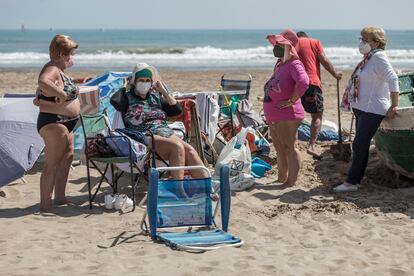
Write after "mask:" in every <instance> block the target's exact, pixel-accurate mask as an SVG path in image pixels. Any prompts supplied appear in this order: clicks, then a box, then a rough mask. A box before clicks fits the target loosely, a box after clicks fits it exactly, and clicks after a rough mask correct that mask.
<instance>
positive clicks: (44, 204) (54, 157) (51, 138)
mask: <svg viewBox="0 0 414 276" xmlns="http://www.w3.org/2000/svg"><path fill="white" fill-rule="evenodd" d="M67 132H68V130H67V128H66V127H65V126H63V125H61V124H48V125H45V126H44V127H42V128H41V129H40V131H39V133H40V136H42V138H43V140H44V142H45V156H46V164H45V166H44V167H43V170H42V175H41V176H40V210H41V211H45V212H49V211H50V210H51V209H52V192H53V188H54V186H55V180H56V171H57V167H58V164H59V162H60V161H61V160H62V157H63V155H64V154H65V151H66V150H67V148H66V147H62V140H64V139H65V135H67Z"/></svg>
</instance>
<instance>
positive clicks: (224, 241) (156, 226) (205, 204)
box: [141, 166, 243, 252]
mask: <svg viewBox="0 0 414 276" xmlns="http://www.w3.org/2000/svg"><path fill="white" fill-rule="evenodd" d="M183 169H185V170H196V169H197V170H199V169H202V170H206V171H207V172H208V175H209V176H208V177H207V178H202V179H184V180H173V179H160V174H159V171H164V170H170V171H171V170H183ZM229 171H230V169H229V168H228V167H226V166H224V167H223V168H221V174H220V203H221V222H222V223H221V224H222V229H220V228H218V227H217V226H216V224H215V222H214V213H215V212H213V205H212V199H211V194H212V183H211V182H212V180H211V174H210V172H209V170H208V169H207V168H206V167H203V166H190V167H168V168H151V169H150V172H149V188H148V204H147V213H145V214H144V217H143V219H142V221H141V227H142V228H143V230H144V231H146V232H149V234H150V236H151V238H153V239H154V240H158V241H162V242H164V243H166V244H167V245H168V246H170V247H171V248H172V249H177V250H188V251H194V252H204V251H208V250H214V249H217V248H220V247H229V246H232V247H239V246H241V245H242V244H243V241H242V240H241V239H240V238H237V237H234V236H232V235H231V234H229V233H228V232H227V230H228V224H229V215H230V198H231V196H230V185H229ZM216 210H217V209H216ZM146 214H148V222H149V229H148V227H147V223H146V220H145V219H146ZM193 227H197V228H200V229H198V230H193V229H192V228H193ZM167 228H169V229H170V231H165V230H166V229H167ZM183 228H184V229H187V228H188V230H187V231H185V232H183V231H182V229H183ZM180 229H181V231H179V230H180Z"/></svg>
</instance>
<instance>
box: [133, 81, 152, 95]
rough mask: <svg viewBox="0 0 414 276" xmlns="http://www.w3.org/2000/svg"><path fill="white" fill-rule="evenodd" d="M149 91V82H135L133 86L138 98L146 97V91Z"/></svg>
mask: <svg viewBox="0 0 414 276" xmlns="http://www.w3.org/2000/svg"><path fill="white" fill-rule="evenodd" d="M150 89H151V83H150V82H141V81H140V82H137V83H136V85H135V93H136V94H137V95H140V96H146V95H147V93H148V91H149V90H150Z"/></svg>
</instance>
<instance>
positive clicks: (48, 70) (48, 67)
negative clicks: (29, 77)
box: [39, 62, 61, 78]
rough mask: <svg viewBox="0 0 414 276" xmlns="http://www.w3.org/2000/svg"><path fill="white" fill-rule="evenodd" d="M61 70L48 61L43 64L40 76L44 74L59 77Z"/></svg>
mask: <svg viewBox="0 0 414 276" xmlns="http://www.w3.org/2000/svg"><path fill="white" fill-rule="evenodd" d="M60 72H61V71H60V69H59V68H58V67H57V66H56V65H54V64H51V63H50V62H48V63H46V64H45V65H44V66H43V68H42V70H41V71H40V73H39V78H40V77H42V76H48V77H55V78H57V77H59V76H60Z"/></svg>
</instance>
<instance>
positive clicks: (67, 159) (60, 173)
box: [54, 132, 74, 205]
mask: <svg viewBox="0 0 414 276" xmlns="http://www.w3.org/2000/svg"><path fill="white" fill-rule="evenodd" d="M65 138H66V142H64V140H62V143H61V147H62V148H64V147H66V151H65V154H64V155H63V158H62V160H61V161H60V162H59V165H58V167H57V170H56V179H55V199H54V204H55V205H63V204H66V203H68V201H67V200H66V183H67V181H68V176H69V170H70V166H71V164H72V160H73V150H74V149H73V147H74V145H73V140H74V134H73V132H71V133H68V134H67V136H65ZM64 144H65V145H64Z"/></svg>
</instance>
